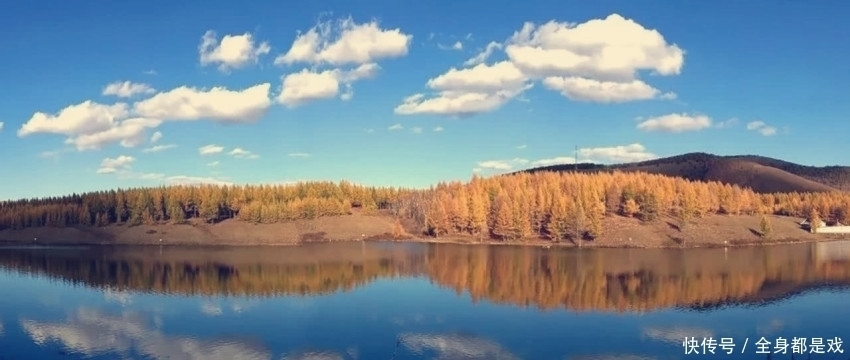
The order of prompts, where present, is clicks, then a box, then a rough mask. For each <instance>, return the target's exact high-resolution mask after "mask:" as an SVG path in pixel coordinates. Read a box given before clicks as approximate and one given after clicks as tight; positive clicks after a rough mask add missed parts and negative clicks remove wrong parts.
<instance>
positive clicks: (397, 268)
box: [0, 243, 850, 360]
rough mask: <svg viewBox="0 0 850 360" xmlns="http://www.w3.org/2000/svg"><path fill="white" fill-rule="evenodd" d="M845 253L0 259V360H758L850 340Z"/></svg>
mask: <svg viewBox="0 0 850 360" xmlns="http://www.w3.org/2000/svg"><path fill="white" fill-rule="evenodd" d="M835 253H836V252H835V251H831V252H830V254H831V255H830V256H824V249H823V248H816V247H814V246H813V245H811V244H809V245H793V246H783V247H771V249H736V250H728V251H724V250H722V249H718V250H704V251H666V250H665V251H656V250H644V251H636V250H629V251H625V250H622V249H621V250H614V249H612V250H604V249H597V250H592V251H584V250H582V252H581V253H578V252H576V251H573V250H569V251H566V250H563V251H562V250H549V251H546V250H543V249H531V248H513V247H504V246H499V247H484V246H480V247H459V246H450V245H424V244H418V245H410V244H404V245H393V244H359V243H358V244H347V245H343V244H327V245H311V246H309V247H304V248H291V249H259V250H258V249H256V248H255V249H228V250H222V249H195V250H188V249H169V248H166V249H161V248H115V249H112V248H110V249H104V248H92V249H79V248H77V249H71V250H68V249H32V248H29V249H28V248H15V249H12V248H0V289H2V290H0V291H2V293H0V359H30V358H31V359H54V358H56V359H59V358H61V359H74V358H94V359H116V358H118V359H275V360H277V359H311V360H320V359H322V360H324V359H328V360H331V359H340V360H343V359H346V360H347V359H357V360H359V359H399V360H401V359H444V360H454V359H491V360H500V359H684V358H688V357H693V356H694V355H685V351H684V347H683V344H682V342H683V340H684V338H685V337H696V338H698V339H702V338H705V337H714V338H716V339H719V338H720V337H732V338H734V339H735V341H736V346H737V348H736V353H735V354H733V355H725V354H723V355H717V356H716V357H723V358H730V359H735V358H741V359H743V358H747V359H751V358H766V355H757V354H756V353H755V351H756V349H755V345H754V343H755V341H757V340H758V339H759V338H760V337H762V336H764V337H766V338H768V339H769V340H771V341H773V340H774V339H775V338H777V337H780V336H782V337H786V338H789V339H790V338H792V337H795V336H797V337H807V338H811V337H821V338H824V339H827V338H830V339H831V338H834V337H841V338H843V339H846V340H848V341H850V321H849V320H848V319H850V309H848V307H847V304H848V301H850V292H848V290H846V287H845V286H846V285H847V284H848V283H850V259H846V258H842V257H840V256H835ZM579 262H580V263H581V265H579ZM745 338H749V340H748V341H749V345H748V349H747V350H746V351H745V353H744V354H740V346H741V345H743V341H744V339H745ZM839 355H841V356H836V355H835V354H824V355H813V356H812V358H813V359H850V350H845V353H844V354H839ZM807 356H808V354H807V355H805V356H804V357H802V358H806V357H807ZM773 358H774V359H781V358H790V355H785V356H784V357H783V356H779V355H774V356H773ZM797 358H801V357H800V356H799V355H798V356H797Z"/></svg>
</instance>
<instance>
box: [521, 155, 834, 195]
mask: <svg viewBox="0 0 850 360" xmlns="http://www.w3.org/2000/svg"><path fill="white" fill-rule="evenodd" d="M576 168H578V170H579V171H582V172H597V171H611V170H620V171H643V172H648V173H652V174H659V175H667V176H675V177H681V178H685V179H688V180H692V181H717V182H722V183H726V184H731V185H738V186H741V187H747V188H751V189H752V190H753V191H755V192H758V193H777V192H795V191H796V192H823V191H834V190H842V191H850V167H848V166H826V167H816V166H805V165H799V164H795V163H791V162H787V161H783V160H778V159H773V158H769V157H763V156H755V155H734V156H718V155H712V154H706V153H689V154H683V155H677V156H671V157H666V158H661V159H655V160H650V161H643V162H635V163H624V164H615V165H599V164H587V163H585V164H578V165H577V166H576V165H574V164H564V165H554V166H547V167H539V168H533V169H528V170H523V171H522V172H539V171H574V170H575V169H576Z"/></svg>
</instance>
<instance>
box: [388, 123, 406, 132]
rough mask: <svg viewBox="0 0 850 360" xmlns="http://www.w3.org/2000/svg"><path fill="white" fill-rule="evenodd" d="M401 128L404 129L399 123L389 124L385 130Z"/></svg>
mask: <svg viewBox="0 0 850 360" xmlns="http://www.w3.org/2000/svg"><path fill="white" fill-rule="evenodd" d="M401 129H404V126H401V124H394V125H391V126H390V127H388V128H387V130H390V131H395V130H401Z"/></svg>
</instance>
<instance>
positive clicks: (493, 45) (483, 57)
mask: <svg viewBox="0 0 850 360" xmlns="http://www.w3.org/2000/svg"><path fill="white" fill-rule="evenodd" d="M496 50H502V44H501V43H498V42H495V41H491V42H490V43H489V44H487V47H485V48H484V50H483V51H481V52H480V53H478V55H475V56H473V57H472V58H470V59H469V60H466V61H465V62H464V63H463V65H464V66H474V65H478V64H483V63H484V62H485V61H487V59H489V58H490V56H492V55H493V52H494V51H496Z"/></svg>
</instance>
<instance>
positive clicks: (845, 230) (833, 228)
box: [800, 219, 850, 234]
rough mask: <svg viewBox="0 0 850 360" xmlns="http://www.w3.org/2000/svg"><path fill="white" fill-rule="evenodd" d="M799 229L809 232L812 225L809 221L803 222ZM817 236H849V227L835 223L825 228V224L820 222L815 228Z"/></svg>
mask: <svg viewBox="0 0 850 360" xmlns="http://www.w3.org/2000/svg"><path fill="white" fill-rule="evenodd" d="M800 227H802V228H803V229H806V230H807V231H811V228H812V224H811V223H809V220H808V219H806V220H803V221H802V222H801V223H800ZM816 232H817V233H818V234H850V226H847V225H843V224H841V223H835V225H830V226H827V225H826V223H825V222H823V221H821V222H820V224H818V226H817V231H816Z"/></svg>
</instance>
